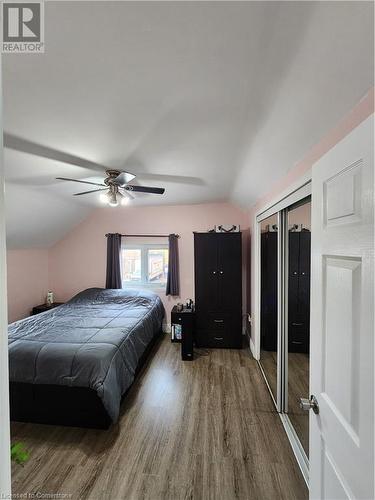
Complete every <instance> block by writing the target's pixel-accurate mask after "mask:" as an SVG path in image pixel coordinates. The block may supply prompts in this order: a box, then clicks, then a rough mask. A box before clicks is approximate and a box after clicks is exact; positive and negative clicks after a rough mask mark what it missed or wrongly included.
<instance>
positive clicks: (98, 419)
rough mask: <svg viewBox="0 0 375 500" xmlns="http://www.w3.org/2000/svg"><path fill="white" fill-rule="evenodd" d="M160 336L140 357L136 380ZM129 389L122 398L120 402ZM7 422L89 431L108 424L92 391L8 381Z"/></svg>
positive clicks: (159, 334)
mask: <svg viewBox="0 0 375 500" xmlns="http://www.w3.org/2000/svg"><path fill="white" fill-rule="evenodd" d="M161 336H162V332H161V331H160V332H159V333H158V334H156V335H155V337H154V338H153V339H152V340H151V342H150V343H149V345H148V346H147V348H146V350H145V352H144V353H143V355H142V356H141V358H140V360H139V363H138V366H137V369H136V378H137V376H138V375H139V373H140V372H141V370H142V368H143V366H144V365H145V363H146V361H147V359H148V358H149V356H150V353H151V351H153V350H154V348H155V347H156V345H157V344H158V343H159V342H160V339H161ZM136 378H135V379H134V380H136ZM130 387H132V386H130ZM130 387H129V389H130ZM129 389H128V390H127V391H126V393H125V394H124V395H123V396H122V399H121V402H122V401H123V400H124V399H125V397H126V395H127V393H128V392H129ZM10 419H11V420H13V421H17V422H33V423H38V424H52V425H66V426H73V427H87V428H92V429H108V428H109V427H110V425H111V423H112V421H111V419H110V417H109V416H108V413H107V412H106V410H105V408H104V406H103V403H102V401H101V399H100V398H99V397H98V395H97V394H96V391H94V390H93V389H90V388H85V387H68V386H63V385H47V384H43V385H38V384H27V383H23V382H10Z"/></svg>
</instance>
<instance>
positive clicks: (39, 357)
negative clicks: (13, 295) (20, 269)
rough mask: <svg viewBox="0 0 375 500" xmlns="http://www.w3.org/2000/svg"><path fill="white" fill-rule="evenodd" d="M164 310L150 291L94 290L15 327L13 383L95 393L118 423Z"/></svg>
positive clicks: (11, 342)
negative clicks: (124, 399)
mask: <svg viewBox="0 0 375 500" xmlns="http://www.w3.org/2000/svg"><path fill="white" fill-rule="evenodd" d="M163 315H164V308H163V305H162V302H161V300H160V298H159V297H158V296H157V295H156V294H154V293H153V292H149V291H147V290H146V291H145V290H142V291H135V290H132V289H124V290H105V289H102V288H90V289H88V290H85V291H83V292H81V293H79V294H78V295H76V296H75V297H74V298H73V299H71V300H70V301H69V302H67V303H66V304H64V305H62V306H60V307H57V308H55V309H52V310H50V311H48V312H44V313H42V314H38V315H37V316H31V317H30V318H26V319H24V320H21V321H17V322H15V323H13V324H11V325H10V326H9V363H10V364H9V369H10V380H11V381H12V382H26V383H30V384H57V385H67V386H77V387H90V388H91V389H94V390H95V391H96V392H97V394H98V396H99V397H100V398H101V400H102V401H103V405H104V407H105V409H106V410H107V412H108V414H109V416H110V417H111V419H112V421H113V422H115V421H116V420H117V418H118V415H119V409H120V401H121V396H122V394H124V392H125V391H126V390H127V389H128V387H129V386H130V385H131V383H132V382H133V380H134V375H135V369H136V367H137V364H138V361H139V359H140V357H141V356H142V354H143V353H144V351H145V349H146V347H147V346H148V344H149V343H150V341H151V340H152V338H153V337H154V336H155V335H156V334H157V333H158V332H160V330H161V324H162V318H163Z"/></svg>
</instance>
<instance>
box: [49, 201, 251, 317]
mask: <svg viewBox="0 0 375 500" xmlns="http://www.w3.org/2000/svg"><path fill="white" fill-rule="evenodd" d="M215 224H240V225H241V229H247V232H246V231H245V233H244V252H243V253H244V259H243V262H244V277H245V279H244V295H245V289H246V286H247V284H246V270H245V265H246V262H248V248H247V241H248V238H247V234H248V228H249V219H248V214H247V213H245V212H243V211H241V210H240V209H238V208H236V207H234V206H233V205H231V204H229V203H209V204H201V205H178V206H156V207H155V206H154V207H129V206H127V207H116V208H111V207H104V208H100V209H98V210H96V211H95V212H93V213H92V214H91V215H90V216H89V217H88V218H87V219H85V220H84V221H83V222H82V223H81V224H79V225H78V226H77V227H75V228H74V229H73V230H72V231H71V232H70V233H69V234H68V235H67V236H66V237H65V238H64V239H62V240H61V241H59V242H58V243H57V244H56V245H55V246H54V247H52V248H51V249H50V252H49V270H50V280H49V283H50V285H49V286H50V288H51V290H53V291H54V292H55V294H56V298H57V300H62V301H65V300H68V299H69V298H71V297H72V296H73V295H74V294H76V293H77V292H79V291H81V290H83V289H85V288H88V287H93V286H94V287H95V286H98V287H103V286H104V283H105V267H106V238H105V236H104V235H105V233H115V232H118V233H123V234H169V233H179V234H180V236H181V237H180V239H179V258H180V283H181V298H180V299H175V298H171V297H166V296H165V292H164V290H161V291H160V292H157V293H159V295H160V297H161V299H162V301H163V303H164V306H165V308H166V311H167V314H168V316H167V318H169V311H170V309H171V308H172V306H173V305H174V304H175V303H176V302H178V301H180V300H185V299H187V298H190V297H192V298H193V297H194V265H193V264H194V262H193V256H194V251H193V231H206V230H207V229H211V228H212V227H213V226H214V225H215ZM244 304H245V302H244ZM168 322H169V321H168Z"/></svg>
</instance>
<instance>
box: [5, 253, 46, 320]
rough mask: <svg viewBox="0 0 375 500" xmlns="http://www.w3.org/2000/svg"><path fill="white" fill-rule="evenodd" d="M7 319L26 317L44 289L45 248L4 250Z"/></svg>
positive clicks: (44, 292) (40, 299)
mask: <svg viewBox="0 0 375 500" xmlns="http://www.w3.org/2000/svg"><path fill="white" fill-rule="evenodd" d="M7 275H8V322H9V323H12V322H13V321H17V320H19V319H22V318H25V317H26V316H29V314H30V311H31V309H32V307H33V306H36V305H38V304H42V303H43V302H44V301H45V298H46V294H47V291H48V250H45V249H35V250H8V252H7Z"/></svg>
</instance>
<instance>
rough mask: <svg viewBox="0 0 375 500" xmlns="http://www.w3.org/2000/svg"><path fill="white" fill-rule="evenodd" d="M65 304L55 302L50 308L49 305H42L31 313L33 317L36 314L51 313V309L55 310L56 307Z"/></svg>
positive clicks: (34, 308)
mask: <svg viewBox="0 0 375 500" xmlns="http://www.w3.org/2000/svg"><path fill="white" fill-rule="evenodd" d="M63 303H64V302H54V303H53V304H51V305H50V306H47V304H40V305H39V306H35V307H33V310H32V311H31V315H32V316H34V315H35V314H39V313H42V312H44V311H49V310H50V309H54V308H55V307H58V306H61V305H62V304H63Z"/></svg>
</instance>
